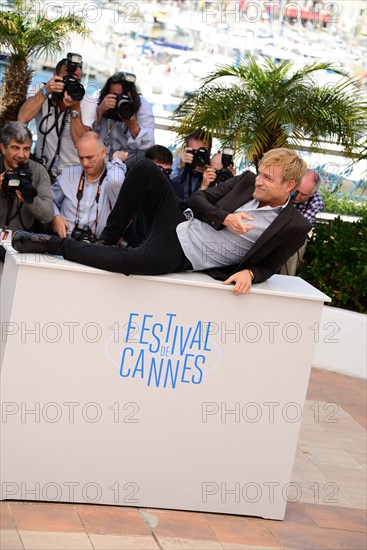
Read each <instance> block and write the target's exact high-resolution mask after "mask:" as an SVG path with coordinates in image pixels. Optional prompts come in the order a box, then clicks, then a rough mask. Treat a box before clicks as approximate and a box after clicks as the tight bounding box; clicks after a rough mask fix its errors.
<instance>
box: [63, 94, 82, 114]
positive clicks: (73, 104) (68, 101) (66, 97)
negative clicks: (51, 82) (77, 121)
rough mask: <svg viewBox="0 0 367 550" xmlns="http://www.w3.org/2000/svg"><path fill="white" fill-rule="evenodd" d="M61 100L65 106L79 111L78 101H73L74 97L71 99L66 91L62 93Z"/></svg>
mask: <svg viewBox="0 0 367 550" xmlns="http://www.w3.org/2000/svg"><path fill="white" fill-rule="evenodd" d="M63 101H64V105H65V107H69V108H70V109H72V110H73V111H79V112H80V101H75V100H74V99H72V97H71V96H70V95H69V94H68V93H67V92H65V93H64V99H63Z"/></svg>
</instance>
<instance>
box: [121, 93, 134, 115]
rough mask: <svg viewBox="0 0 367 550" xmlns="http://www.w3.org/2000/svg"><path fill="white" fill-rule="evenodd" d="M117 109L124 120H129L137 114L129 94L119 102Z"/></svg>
mask: <svg viewBox="0 0 367 550" xmlns="http://www.w3.org/2000/svg"><path fill="white" fill-rule="evenodd" d="M117 110H118V113H119V115H120V117H121V118H122V120H127V119H129V118H131V117H132V116H133V115H134V114H135V107H134V103H133V100H132V99H131V98H130V97H129V96H128V95H123V96H122V97H121V99H120V100H119V101H118V103H117Z"/></svg>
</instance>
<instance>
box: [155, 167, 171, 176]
mask: <svg viewBox="0 0 367 550" xmlns="http://www.w3.org/2000/svg"><path fill="white" fill-rule="evenodd" d="M158 166H159V168H160V169H161V170H162V172H163V173H164V174H166V176H169V175H170V174H172V168H163V166H160V164H158Z"/></svg>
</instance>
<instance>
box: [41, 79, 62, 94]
mask: <svg viewBox="0 0 367 550" xmlns="http://www.w3.org/2000/svg"><path fill="white" fill-rule="evenodd" d="M64 87H65V83H64V81H63V79H62V77H61V76H58V75H54V76H53V77H51V78H50V80H49V81H48V82H47V84H45V90H46V92H47V93H48V95H49V96H51V95H52V94H53V93H56V94H62V93H63V91H64ZM41 93H42V92H41Z"/></svg>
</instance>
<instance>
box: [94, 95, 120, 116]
mask: <svg viewBox="0 0 367 550" xmlns="http://www.w3.org/2000/svg"><path fill="white" fill-rule="evenodd" d="M115 107H116V94H107V95H106V97H105V98H104V99H103V101H102V103H101V104H100V105H98V107H97V122H101V120H102V117H103V115H104V113H106V112H107V111H109V110H110V109H115Z"/></svg>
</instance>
